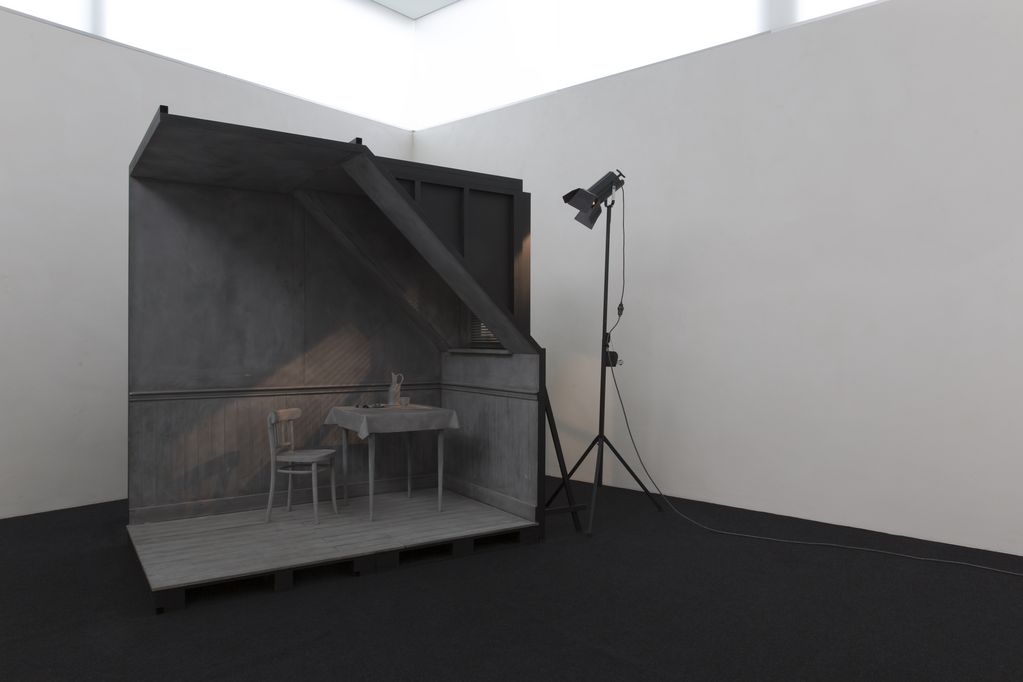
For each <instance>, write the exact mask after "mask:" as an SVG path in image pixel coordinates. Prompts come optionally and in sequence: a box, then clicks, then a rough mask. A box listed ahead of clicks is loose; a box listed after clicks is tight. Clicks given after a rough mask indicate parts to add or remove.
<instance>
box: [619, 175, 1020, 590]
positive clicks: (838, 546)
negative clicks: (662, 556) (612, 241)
mask: <svg viewBox="0 0 1023 682" xmlns="http://www.w3.org/2000/svg"><path fill="white" fill-rule="evenodd" d="M619 189H620V191H621V193H622V295H621V297H620V298H619V299H618V320H617V321H616V322H615V323H614V326H612V327H611V329H609V330H608V332H607V334H608V344H609V346H610V348H612V349H613V348H614V346H613V345H612V344H611V343H610V341H611V332H613V331H614V330H615V327H617V326H618V325H619V323H621V321H622V313H623V311H624V305H623V303H624V301H625V187H624V186H623V187H621V188H619ZM611 379H612V381H614V385H615V393H617V394H618V404H619V405H621V407H622V416H623V417H625V429H626V430H627V431H628V432H629V440H630V441H631V442H632V449H633V450H634V451H635V453H636V459H638V460H639V464H640V466H641V467H642V468H643V473H645V474H646V477H647V479H649V481H650V483H651V484H652V485H653V487H654V490H656V491H657V494H658V495H660V496H661V499H662V500H664V503H665V504H667V505H668V507H669V508H671V510H672V511H673V512H675V513H676V514H677V515H679V516H680V517H682V518H683V519H685V520H686V521H688V522H689V523H691V524H692V525H694V526H696V527H698V528H702V529H703V530H705V531H708V532H710V533H716V534H718V535H728V536H731V537H737V538H746V539H749V540H762V541H765V542H780V543H782V544H786V545H803V546H807V547H830V548H833V549H846V550H852V551H856V552H870V553H873V554H884V555H887V556H893V557H899V558H902V559H913V560H914V561H925V562H930V563H936V564H951V565H953V566H965V567H968V568H978V569H981V570H984V571H992V572H994V573H1002V574H1005V575H1012V576H1016V577H1020V578H1023V573H1020V572H1017V571H1009V570H1006V569H1002V568H994V567H993V566H984V565H983V564H974V563H970V562H968V561H956V560H954V559H939V558H937V557H924V556H916V555H914V554H903V553H902V552H892V551H889V550H886V549H876V548H873V547H857V546H855V545H843V544H841V543H837V542H815V541H811V540H793V539H790V538H775V537H769V536H765V535H754V534H752V533H739V532H735V531H730V530H721V529H719V528H712V527H711V526H708V525H706V524H703V523H700V522H699V521H697V520H696V519H693V518H691V517H689V516H687V515H686V514H683V513H682V512H681V511H679V509H678V508H677V507H676V506H675V505H674V504H672V503H671V500H669V499H668V497H667V496H666V495H665V494H664V493H663V492H662V491H661V488H660V486H658V485H657V481H655V480H654V477H653V476H651V475H650V471H649V470H648V469H647V468H646V462H644V461H643V456H642V455H641V454H640V452H639V447H638V446H637V445H636V438H635V437H634V436H633V435H632V426H631V425H630V424H629V413H628V412H627V411H626V409H625V400H624V399H623V398H622V391H621V389H619V388H618V377H617V376H615V368H614V367H611Z"/></svg>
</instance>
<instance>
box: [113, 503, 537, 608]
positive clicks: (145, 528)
mask: <svg viewBox="0 0 1023 682" xmlns="http://www.w3.org/2000/svg"><path fill="white" fill-rule="evenodd" d="M374 508H375V509H374V513H375V515H376V520H374V521H370V520H369V504H368V498H366V497H356V498H351V499H349V504H348V506H342V507H339V510H340V512H341V513H340V514H338V515H335V514H334V511H333V509H332V508H331V506H330V501H329V500H328V501H327V502H325V503H321V505H320V510H319V511H320V523H319V525H314V524H313V512H312V505H310V504H306V505H300V506H296V507H295V508H294V510H293V511H291V512H287V511H285V510H284V509H283V508H282V507H277V508H275V509H274V512H273V518H272V520H271V521H270V523H265V522H264V518H265V510H257V511H245V512H235V513H232V514H218V515H215V516H201V517H196V518H191V519H179V520H175V521H163V522H159V523H143V524H136V525H131V526H128V534H129V535H130V536H131V541H132V544H134V546H135V552H136V553H137V554H138V557H139V561H140V562H141V564H142V569H143V571H144V572H145V574H146V579H147V580H148V581H149V587H150V589H151V590H153V592H154V595H155V596H156V597H157V607H158V609H160V608H162V607H173V606H180V605H183V603H184V590H185V588H188V587H195V586H197V585H203V584H208V583H215V582H224V581H229V580H237V579H240V578H247V577H251V576H256V575H263V574H274V575H275V576H277V579H278V587H288V586H290V583H291V573H290V572H291V571H293V570H295V569H298V568H303V567H309V566H316V565H320V564H327V563H335V562H344V561H349V560H352V561H353V565H354V566H355V570H356V572H361V571H365V570H370V571H371V570H375V569H376V568H379V567H384V566H390V565H397V564H398V563H399V561H400V554H401V552H403V551H407V550H415V549H416V548H427V547H430V546H436V545H443V544H445V543H450V544H451V547H450V548H449V551H450V553H451V554H461V553H468V552H470V551H472V550H473V548H474V540H475V539H479V538H486V537H489V536H496V535H502V534H506V533H514V532H516V531H523V532H524V535H523V538H522V539H525V537H526V536H528V537H529V538H530V539H532V538H533V537H534V535H535V534H534V533H533V531H535V530H537V525H536V524H535V523H533V522H531V521H527V520H526V519H523V518H521V517H518V516H514V515H512V514H509V513H507V512H504V511H501V510H499V509H495V508H494V507H491V506H488V505H485V504H483V503H481V502H477V501H475V500H471V499H469V498H467V497H463V496H462V495H459V494H457V493H454V492H451V491H448V490H445V491H444V510H443V511H441V512H438V511H437V496H436V490H429V489H423V490H415V491H413V496H412V497H411V498H408V497H406V495H405V493H387V494H383V495H376V496H375V497H374ZM512 539H513V540H518V539H520V538H518V537H517V536H516V537H515V538H512ZM161 595H162V596H163V597H165V598H161Z"/></svg>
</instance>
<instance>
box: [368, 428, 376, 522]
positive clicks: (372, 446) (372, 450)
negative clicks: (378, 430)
mask: <svg viewBox="0 0 1023 682" xmlns="http://www.w3.org/2000/svg"><path fill="white" fill-rule="evenodd" d="M376 444H377V437H376V434H375V433H371V434H369V520H370V521H372V520H373V472H374V468H375V467H374V465H373V460H374V457H375V455H376Z"/></svg>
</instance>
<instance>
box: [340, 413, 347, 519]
mask: <svg viewBox="0 0 1023 682" xmlns="http://www.w3.org/2000/svg"><path fill="white" fill-rule="evenodd" d="M341 491H342V493H343V495H344V498H343V501H342V504H343V505H345V506H347V505H348V429H341Z"/></svg>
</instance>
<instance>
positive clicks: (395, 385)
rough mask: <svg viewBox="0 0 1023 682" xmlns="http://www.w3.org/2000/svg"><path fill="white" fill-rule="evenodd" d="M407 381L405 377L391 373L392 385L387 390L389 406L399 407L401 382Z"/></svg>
mask: <svg viewBox="0 0 1023 682" xmlns="http://www.w3.org/2000/svg"><path fill="white" fill-rule="evenodd" d="M403 381H405V375H404V374H401V373H397V374H396V373H394V372H391V385H390V387H389V388H388V389H387V404H388V405H397V404H399V403H400V402H401V382H403Z"/></svg>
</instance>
